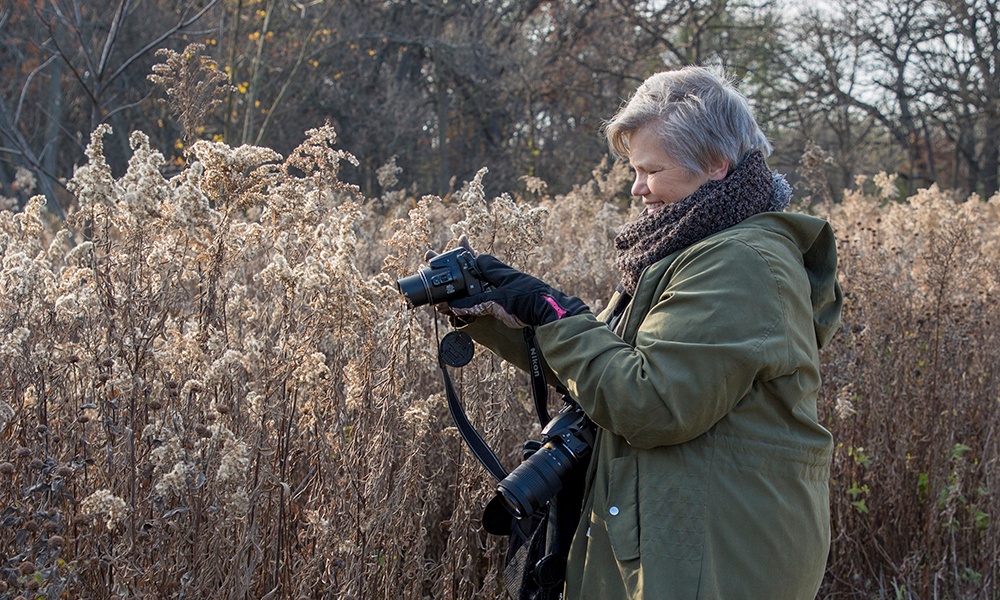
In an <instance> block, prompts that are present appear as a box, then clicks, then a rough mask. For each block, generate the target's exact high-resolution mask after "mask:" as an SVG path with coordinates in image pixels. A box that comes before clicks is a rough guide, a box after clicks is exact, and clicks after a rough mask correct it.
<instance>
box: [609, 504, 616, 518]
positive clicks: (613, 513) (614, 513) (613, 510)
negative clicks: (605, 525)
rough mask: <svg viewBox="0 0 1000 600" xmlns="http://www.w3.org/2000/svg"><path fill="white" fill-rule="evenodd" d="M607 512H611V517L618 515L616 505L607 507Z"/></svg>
mask: <svg viewBox="0 0 1000 600" xmlns="http://www.w3.org/2000/svg"><path fill="white" fill-rule="evenodd" d="M608 512H609V513H611V516H612V517H616V516H618V507H617V506H612V507H611V508H609V509H608Z"/></svg>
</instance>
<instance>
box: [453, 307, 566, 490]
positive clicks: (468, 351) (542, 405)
mask: <svg viewBox="0 0 1000 600" xmlns="http://www.w3.org/2000/svg"><path fill="white" fill-rule="evenodd" d="M436 326H437V323H436V322H435V327H436ZM524 341H525V344H526V345H527V348H528V362H529V365H530V367H531V371H530V373H531V394H532V396H533V397H534V400H535V411H536V412H537V413H538V419H539V422H540V423H541V424H542V426H543V427H544V426H545V424H546V423H548V422H549V413H548V410H547V400H548V388H547V387H546V386H547V384H546V382H545V373H544V371H543V370H542V357H541V353H540V352H539V351H538V344H537V342H536V341H535V332H534V329H533V328H531V327H526V328H525V329H524ZM474 351H475V348H474V344H473V342H472V338H470V337H469V334H467V333H465V332H463V331H452V332H449V333H448V334H447V335H445V336H444V338H442V339H441V343H440V344H439V345H438V364H439V366H440V367H441V377H442V378H443V379H444V391H445V396H447V398H448V410H449V412H451V418H452V419H453V420H454V421H455V425H456V427H457V428H458V432H459V434H460V435H461V436H462V439H463V440H465V443H466V445H468V446H469V449H470V450H472V454H473V455H474V456H475V457H476V459H477V460H479V462H480V463H482V465H483V466H484V467H486V470H487V471H489V473H490V474H491V475H493V477H495V478H496V480H497V481H503V480H504V479H505V478H506V477H507V475H508V472H507V470H506V469H504V467H503V464H501V463H500V459H499V458H497V455H496V453H494V452H493V449H492V448H490V447H489V444H487V443H486V440H484V439H483V436H482V435H480V434H479V432H478V431H477V430H476V428H475V427H474V426H473V425H472V423H471V422H469V418H468V416H466V414H465V409H464V408H463V407H462V402H461V401H460V400H459V398H458V393H457V392H456V391H455V386H454V384H453V383H452V381H451V375H449V374H448V367H449V366H452V367H464V366H465V365H467V364H468V363H469V361H470V360H472V355H473V353H474Z"/></svg>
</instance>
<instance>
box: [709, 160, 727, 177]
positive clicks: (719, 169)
mask: <svg viewBox="0 0 1000 600" xmlns="http://www.w3.org/2000/svg"><path fill="white" fill-rule="evenodd" d="M726 175H729V161H728V160H724V161H722V162H721V163H719V164H717V165H715V166H713V167H712V168H711V169H709V170H708V178H709V179H710V180H716V181H718V180H722V179H725V178H726Z"/></svg>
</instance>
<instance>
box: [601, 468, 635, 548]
mask: <svg viewBox="0 0 1000 600" xmlns="http://www.w3.org/2000/svg"><path fill="white" fill-rule="evenodd" d="M603 517H604V522H605V523H607V527H608V538H609V539H610V540H611V548H612V549H613V550H614V552H615V558H616V559H618V560H619V561H625V560H632V559H634V558H639V467H638V462H637V461H636V457H634V456H622V457H620V458H616V459H614V460H612V461H611V477H610V479H609V481H608V501H607V504H606V506H605V507H604V515H603Z"/></svg>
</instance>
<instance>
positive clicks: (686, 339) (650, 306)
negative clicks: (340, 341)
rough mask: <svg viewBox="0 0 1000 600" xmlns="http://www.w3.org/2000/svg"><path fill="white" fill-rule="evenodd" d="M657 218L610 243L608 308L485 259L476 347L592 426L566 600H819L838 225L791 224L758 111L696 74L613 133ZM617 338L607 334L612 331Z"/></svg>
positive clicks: (653, 83)
mask: <svg viewBox="0 0 1000 600" xmlns="http://www.w3.org/2000/svg"><path fill="white" fill-rule="evenodd" d="M605 133H606V136H607V139H608V142H609V145H610V147H611V148H612V150H613V151H614V152H615V153H616V154H617V155H619V156H621V157H625V158H627V159H628V160H629V162H630V163H631V166H632V168H633V169H634V170H635V183H634V185H633V186H632V194H633V195H635V196H637V197H639V198H641V199H642V202H643V204H644V205H645V209H644V210H643V211H642V213H641V214H640V215H639V216H638V217H637V218H636V220H634V221H633V222H630V223H628V224H627V225H625V227H624V228H623V229H622V231H621V233H620V234H619V235H618V237H617V238H616V240H615V245H616V249H617V257H616V261H615V262H616V265H617V267H618V268H619V269H620V270H621V273H622V279H621V284H620V285H619V286H618V289H617V291H616V292H615V294H614V296H613V297H612V299H611V301H610V303H609V308H608V310H605V311H604V312H603V313H602V314H601V315H599V316H596V317H595V316H594V315H593V314H592V313H591V312H590V310H589V309H588V308H587V307H586V306H585V305H584V303H583V302H582V301H580V300H579V299H577V298H574V297H572V296H567V295H566V294H563V293H562V292H560V291H558V290H554V289H552V288H551V287H550V286H548V285H546V284H544V283H542V282H541V281H539V280H537V279H535V278H533V277H530V276H528V275H525V274H524V273H520V272H518V271H516V270H514V269H511V268H510V267H507V266H506V265H504V264H503V263H500V262H499V261H498V260H496V259H495V258H493V257H492V256H488V255H482V256H480V257H479V258H478V259H477V264H478V266H479V268H480V269H481V270H482V272H483V275H484V277H485V278H486V279H487V280H489V281H490V282H491V283H493V284H494V286H495V288H496V289H494V290H493V291H491V292H487V293H484V294H479V295H476V296H473V297H469V298H463V299H461V300H456V301H453V302H451V303H450V308H451V311H452V312H454V313H455V314H456V315H459V316H461V317H465V318H469V317H478V318H473V319H471V322H469V324H468V325H466V326H465V331H467V332H468V333H470V334H471V335H472V337H473V338H474V339H476V340H477V341H479V342H481V343H483V344H485V345H486V346H488V347H490V348H491V349H492V350H494V351H495V352H496V353H498V354H499V355H501V356H503V357H504V358H507V359H508V360H511V361H512V362H514V363H515V364H519V365H521V366H526V364H527V362H526V359H525V352H524V348H523V341H522V340H521V336H520V335H519V334H518V332H517V331H516V330H514V329H511V327H516V326H523V325H527V326H532V327H535V328H536V331H535V334H536V338H537V343H538V347H539V349H540V350H541V353H542V354H543V356H544V358H545V362H546V364H547V366H548V368H549V369H550V372H549V373H548V375H549V377H551V378H553V379H554V380H558V382H559V384H560V385H562V386H563V387H565V388H566V389H568V390H569V392H570V394H571V395H572V396H573V398H574V399H576V400H577V402H578V403H579V404H580V406H581V407H582V408H583V410H584V411H585V412H586V413H587V415H588V416H589V417H590V418H591V419H592V420H593V421H594V423H596V425H597V426H598V433H597V438H596V440H595V442H594V453H593V457H592V460H591V462H590V465H589V471H588V474H587V484H586V492H585V498H584V507H583V513H582V515H581V519H580V523H579V526H578V528H577V531H576V534H575V536H574V539H573V543H572V547H571V549H570V556H569V563H568V568H567V581H566V594H565V597H566V598H568V599H570V600H585V599H595V600H596V599H600V600H613V599H616V598H629V599H639V598H647V599H648V598H657V599H659V598H664V599H674V598H692V599H693V598H704V599H725V600H732V599H734V598H748V599H758V600H760V599H767V600H776V599H786V598H787V599H789V600H801V599H807V598H813V597H815V595H816V592H817V590H818V588H819V586H820V582H821V580H822V577H823V572H824V569H825V564H826V558H827V554H828V551H829V544H830V523H829V490H828V478H829V468H830V460H831V453H832V438H831V436H830V434H829V433H828V432H827V431H826V430H825V429H824V428H823V427H822V426H821V425H820V424H819V423H818V420H817V411H816V396H817V392H818V390H819V387H820V374H819V358H818V350H819V349H820V348H822V347H823V346H824V345H825V344H827V342H829V340H830V338H831V337H832V335H833V333H834V331H835V330H836V328H837V326H838V325H839V319H840V308H841V305H842V296H841V293H840V288H839V286H838V284H837V279H836V247H835V243H834V238H833V234H832V231H831V229H830V227H829V225H828V224H827V223H826V222H824V221H822V220H819V219H816V218H812V217H808V216H805V215H799V214H790V213H783V212H781V211H782V210H783V209H784V208H785V207H786V206H787V205H788V202H789V199H790V195H791V190H790V188H789V186H788V184H787V183H786V182H785V180H784V178H782V177H781V176H780V175H777V174H775V173H772V172H771V171H770V170H769V169H768V167H767V165H766V164H765V162H764V159H765V157H766V156H767V155H769V153H770V150H771V148H770V144H769V143H768V142H767V140H766V138H765V137H764V135H763V133H762V132H761V130H760V128H759V127H758V125H757V123H756V121H755V120H754V117H753V115H752V113H751V111H750V108H749V105H748V103H747V101H746V98H745V97H743V96H742V95H741V94H740V93H739V92H738V91H736V90H735V89H734V88H733V87H732V86H731V85H730V84H729V83H728V82H727V81H725V80H724V79H722V78H720V77H718V76H716V75H715V74H713V73H712V72H710V71H708V70H706V69H703V68H698V67H688V68H683V69H680V70H676V71H671V72H665V73H658V74H656V75H653V76H652V77H650V78H649V79H647V80H646V81H645V82H644V83H643V84H642V85H641V86H640V87H639V88H638V90H637V91H636V92H635V94H634V95H633V96H632V98H631V99H630V100H629V101H628V102H627V103H626V104H625V105H624V106H623V107H622V108H621V110H620V111H619V112H618V114H617V115H615V117H614V118H613V119H611V121H610V122H608V123H607V124H606V126H605ZM609 325H610V327H609Z"/></svg>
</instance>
